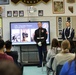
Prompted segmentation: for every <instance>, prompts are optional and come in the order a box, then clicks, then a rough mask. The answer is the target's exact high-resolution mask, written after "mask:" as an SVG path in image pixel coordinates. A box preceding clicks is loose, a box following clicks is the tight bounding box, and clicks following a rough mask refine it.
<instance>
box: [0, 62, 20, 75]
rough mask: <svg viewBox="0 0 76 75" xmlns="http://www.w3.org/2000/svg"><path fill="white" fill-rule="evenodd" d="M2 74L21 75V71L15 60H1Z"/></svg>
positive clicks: (0, 74)
mask: <svg viewBox="0 0 76 75" xmlns="http://www.w3.org/2000/svg"><path fill="white" fill-rule="evenodd" d="M0 75H21V71H20V69H19V68H18V67H17V66H16V64H15V63H13V62H10V61H0Z"/></svg>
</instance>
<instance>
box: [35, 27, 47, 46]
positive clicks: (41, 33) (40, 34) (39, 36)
mask: <svg viewBox="0 0 76 75" xmlns="http://www.w3.org/2000/svg"><path fill="white" fill-rule="evenodd" d="M46 39H47V31H46V29H45V28H38V29H37V30H35V35H34V40H35V42H36V43H38V42H41V43H42V45H46Z"/></svg>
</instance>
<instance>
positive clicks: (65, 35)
mask: <svg viewBox="0 0 76 75" xmlns="http://www.w3.org/2000/svg"><path fill="white" fill-rule="evenodd" d="M73 38H74V29H73V28H64V29H63V31H62V39H63V40H65V39H69V40H72V39H73Z"/></svg>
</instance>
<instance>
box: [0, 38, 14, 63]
mask: <svg viewBox="0 0 76 75" xmlns="http://www.w3.org/2000/svg"><path fill="white" fill-rule="evenodd" d="M4 48H5V43H4V41H3V40H2V39H0V60H9V61H12V62H13V58H12V57H11V56H9V55H7V54H6V53H4Z"/></svg>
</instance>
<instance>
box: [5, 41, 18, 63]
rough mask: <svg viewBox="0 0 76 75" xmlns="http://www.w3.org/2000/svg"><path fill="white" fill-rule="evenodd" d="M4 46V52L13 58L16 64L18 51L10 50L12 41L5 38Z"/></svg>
mask: <svg viewBox="0 0 76 75" xmlns="http://www.w3.org/2000/svg"><path fill="white" fill-rule="evenodd" d="M5 47H6V52H5V53H6V54H7V55H10V56H11V57H12V58H13V59H14V62H15V63H16V64H18V52H17V51H11V47H12V42H11V41H9V40H7V41H6V42H5Z"/></svg>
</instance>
